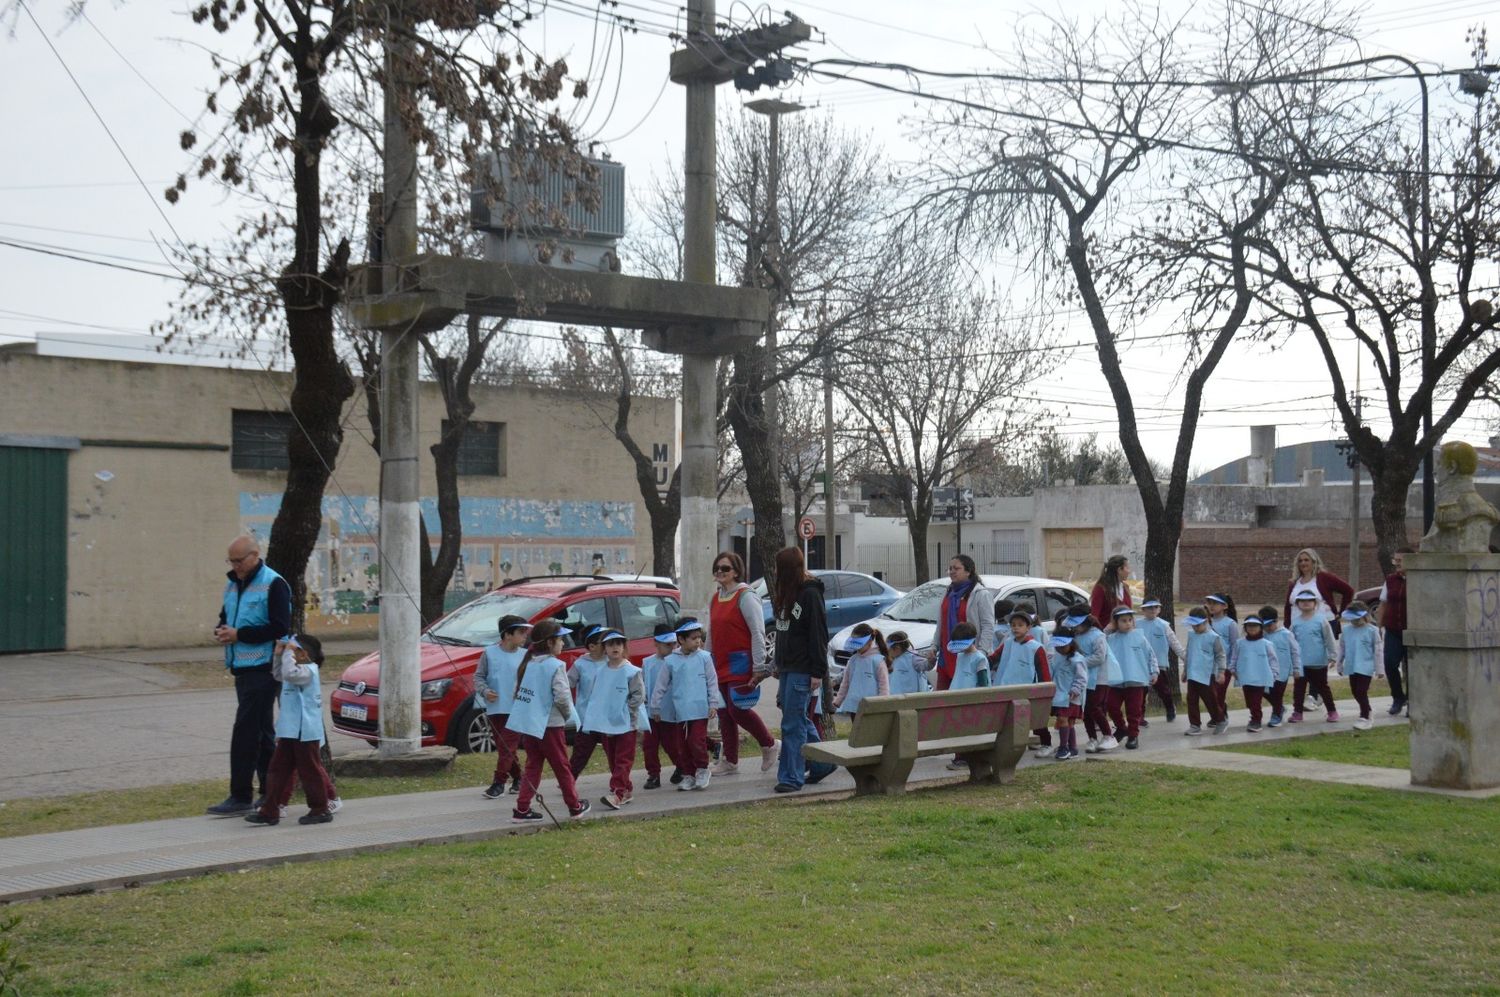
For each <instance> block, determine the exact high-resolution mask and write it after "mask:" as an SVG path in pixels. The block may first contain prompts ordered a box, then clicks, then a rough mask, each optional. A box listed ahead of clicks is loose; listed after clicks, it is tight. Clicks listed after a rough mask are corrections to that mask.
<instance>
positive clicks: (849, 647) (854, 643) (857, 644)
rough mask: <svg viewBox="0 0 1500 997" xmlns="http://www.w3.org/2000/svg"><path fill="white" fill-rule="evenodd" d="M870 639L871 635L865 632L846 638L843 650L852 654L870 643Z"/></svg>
mask: <svg viewBox="0 0 1500 997" xmlns="http://www.w3.org/2000/svg"><path fill="white" fill-rule="evenodd" d="M870 640H871V637H870V635H869V634H865V635H864V636H863V637H850V638H849V639H848V640H846V641H844V650H846V651H848V652H849V653H850V654H853V653H854V652H855V651H858V650H860V649H862V648H863V647H864V646H865V645H866V644H868V643H870Z"/></svg>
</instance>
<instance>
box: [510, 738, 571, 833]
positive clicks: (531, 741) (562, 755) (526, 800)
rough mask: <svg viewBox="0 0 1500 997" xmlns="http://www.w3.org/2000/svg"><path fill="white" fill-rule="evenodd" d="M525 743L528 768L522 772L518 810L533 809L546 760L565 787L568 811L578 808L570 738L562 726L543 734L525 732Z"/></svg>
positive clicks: (523, 745) (523, 811)
mask: <svg viewBox="0 0 1500 997" xmlns="http://www.w3.org/2000/svg"><path fill="white" fill-rule="evenodd" d="M521 745H522V747H524V748H525V749H526V770H525V772H523V773H522V774H521V793H520V795H519V796H517V797H516V810H517V811H518V812H520V813H525V812H526V811H528V810H530V809H531V798H532V796H534V795H535V794H536V791H537V789H538V788H540V785H541V781H542V762H543V760H545V761H546V762H547V764H548V765H549V766H551V768H552V775H553V776H554V777H555V778H556V779H557V787H558V788H559V789H561V790H562V795H563V802H564V803H566V804H567V805H568V810H569V811H573V810H577V809H578V784H577V783H575V782H574V781H573V771H572V770H571V769H570V768H568V740H567V737H566V736H564V734H563V729H562V728H561V727H548V728H547V733H546V734H545V735H544V736H542V737H532V736H531V735H530V734H522V735H521Z"/></svg>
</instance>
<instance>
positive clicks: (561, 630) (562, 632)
mask: <svg viewBox="0 0 1500 997" xmlns="http://www.w3.org/2000/svg"><path fill="white" fill-rule="evenodd" d="M572 632H573V628H572V627H563V626H560V627H558V628H557V633H555V634H553V635H552V636H554V637H566V636H567V635H568V634H570V633H572Z"/></svg>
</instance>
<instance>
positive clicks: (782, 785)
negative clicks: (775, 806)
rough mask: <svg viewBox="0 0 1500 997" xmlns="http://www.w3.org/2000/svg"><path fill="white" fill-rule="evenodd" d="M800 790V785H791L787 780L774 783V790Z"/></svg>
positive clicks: (782, 791) (790, 791)
mask: <svg viewBox="0 0 1500 997" xmlns="http://www.w3.org/2000/svg"><path fill="white" fill-rule="evenodd" d="M801 790H802V787H801V786H793V785H792V784H791V783H789V782H778V783H777V784H776V792H778V793H796V792H800V791H801Z"/></svg>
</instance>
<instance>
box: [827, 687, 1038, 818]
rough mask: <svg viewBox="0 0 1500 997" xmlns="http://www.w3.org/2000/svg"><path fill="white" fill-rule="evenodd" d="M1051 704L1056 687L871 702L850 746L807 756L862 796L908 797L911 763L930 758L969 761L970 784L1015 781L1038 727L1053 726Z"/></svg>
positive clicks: (838, 744)
mask: <svg viewBox="0 0 1500 997" xmlns="http://www.w3.org/2000/svg"><path fill="white" fill-rule="evenodd" d="M1051 706H1052V683H1050V682H1043V683H1040V684H1038V685H1004V686H990V687H987V688H982V689H962V690H959V691H958V692H917V693H911V694H908V695H905V696H867V697H866V698H864V699H862V700H860V703H859V712H858V713H856V714H855V715H854V728H853V730H851V731H850V733H849V738H848V740H845V741H824V742H821V743H818V744H809V745H807V746H805V747H804V748H803V749H802V754H803V756H804V757H806V758H807V759H809V760H811V761H815V762H830V763H832V764H834V765H842V766H844V767H845V768H847V769H848V770H849V774H850V775H852V776H854V794H855V795H856V796H865V795H868V794H871V793H886V794H889V795H893V796H894V795H899V794H901V793H904V792H906V780H907V779H908V778H909V777H910V776H911V768H912V765H913V764H915V763H916V760H917V759H918V758H924V757H926V756H928V755H957V756H958V757H959V758H961V759H963V760H964V761H966V762H968V763H969V781H970V782H992V783H1002V782H1010V781H1011V780H1012V779H1014V778H1015V775H1016V762H1018V761H1020V760H1021V756H1022V755H1023V754H1025V752H1026V744H1027V741H1028V740H1029V739H1030V736H1031V730H1032V728H1034V727H1041V726H1043V725H1044V724H1046V723H1047V718H1048V716H1050V710H1051Z"/></svg>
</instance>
